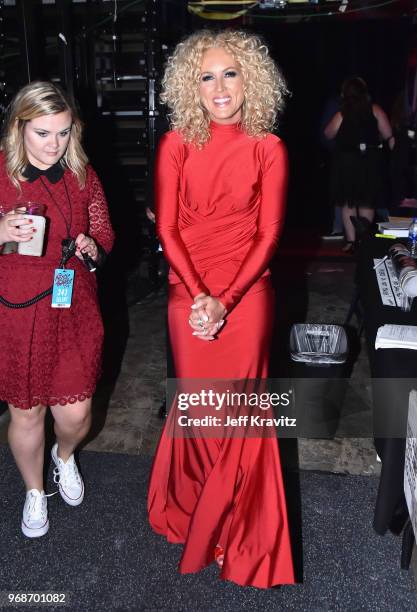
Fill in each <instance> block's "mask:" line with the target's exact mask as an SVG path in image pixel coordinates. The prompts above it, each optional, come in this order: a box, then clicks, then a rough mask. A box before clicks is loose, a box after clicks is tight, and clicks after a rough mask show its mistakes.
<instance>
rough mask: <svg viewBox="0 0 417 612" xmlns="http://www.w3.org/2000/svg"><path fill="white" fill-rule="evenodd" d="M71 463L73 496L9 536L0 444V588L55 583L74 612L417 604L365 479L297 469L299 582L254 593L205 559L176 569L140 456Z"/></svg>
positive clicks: (54, 502) (7, 478) (18, 502)
mask: <svg viewBox="0 0 417 612" xmlns="http://www.w3.org/2000/svg"><path fill="white" fill-rule="evenodd" d="M80 460H81V466H82V470H83V474H84V478H85V482H86V491H87V493H86V497H85V500H84V503H83V504H82V505H81V506H80V507H79V508H71V507H69V506H67V505H66V504H65V503H64V502H63V500H62V499H61V498H60V496H59V495H56V496H54V497H52V498H50V500H49V518H50V530H49V533H48V534H47V535H46V536H45V537H43V538H39V539H36V540H29V539H27V538H25V537H24V536H23V535H22V534H21V532H20V516H21V509H22V503H23V496H24V489H23V486H22V484H21V482H20V479H19V475H18V473H17V470H16V468H15V466H14V463H13V461H12V458H11V455H10V452H9V450H8V448H7V447H5V446H1V447H0V470H1V471H0V516H1V520H0V591H6V590H12V591H33V590H36V591H54V592H57V591H65V592H67V593H68V594H69V596H70V598H71V603H70V605H69V606H68V607H66V608H59V609H66V610H74V611H83V612H84V611H88V612H90V611H91V612H92V611H95V610H100V611H103V610H109V611H111V610H123V611H124V610H126V611H127V610H135V611H136V610H149V611H151V610H173V611H184V612H185V611H187V612H188V611H190V612H191V611H203V610H213V611H214V610H216V611H229V610H230V611H239V610H252V611H257V610H259V611H261V610H262V611H264V610H277V611H278V610H279V611H280V612H282V611H284V612H285V611H286V610H296V611H297V612H303V611H308V612H316V611H317V612H324V611H330V610H331V611H332V612H338V611H340V612H341V611H343V612H347V611H355V612H356V611H359V610H369V611H371V610H372V611H378V612H385V611H386V612H388V611H390V612H391V611H395V612H400V611H407V612H408V611H409V612H411V611H413V610H416V609H417V595H416V592H415V590H414V583H413V576H412V573H411V571H410V572H405V571H402V570H401V569H400V567H399V562H400V539H399V538H398V537H395V536H393V535H391V534H387V535H386V536H384V537H383V538H381V537H380V536H377V535H376V534H374V532H373V531H372V526H371V523H372V510H373V503H374V499H375V495H376V487H377V480H376V479H375V478H372V477H365V476H341V475H329V474H319V473H312V472H304V473H302V474H301V496H302V514H303V526H302V529H303V548H304V582H303V584H298V585H295V586H284V587H280V588H277V589H269V590H265V591H262V590H258V589H254V588H241V587H238V586H236V585H234V584H232V583H228V582H224V581H221V580H219V579H218V577H217V574H218V572H217V569H216V567H215V566H214V565H212V566H210V567H209V568H207V569H206V570H204V571H202V572H200V573H199V574H195V575H187V576H181V575H179V574H178V573H177V570H176V567H177V563H178V560H179V557H180V553H181V547H180V546H175V545H169V544H167V543H166V542H165V540H164V539H163V538H162V537H160V536H157V535H155V534H154V533H152V531H151V530H150V528H149V526H148V523H147V520H146V485H147V479H148V473H149V467H150V459H148V458H143V457H138V456H127V455H120V454H104V453H94V452H86V451H84V452H82V453H81V456H80ZM52 490H53V483H52V482H51V480H49V491H48V492H51V491H52ZM29 609H32V610H33V609H34V608H29ZM49 609H50V610H51V609H54V608H49ZM57 609H58V608H57Z"/></svg>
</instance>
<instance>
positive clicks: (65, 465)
mask: <svg viewBox="0 0 417 612" xmlns="http://www.w3.org/2000/svg"><path fill="white" fill-rule="evenodd" d="M51 457H52V460H53V462H54V463H55V465H56V468H54V482H56V483H57V484H58V486H59V492H60V494H61V497H62V499H63V500H64V501H65V502H67V504H69V505H70V506H79V505H80V504H81V502H82V501H83V499H84V482H83V479H82V478H81V474H80V472H79V471H78V467H77V464H76V463H75V459H74V455H71V457H70V458H69V459H68V461H67V462H65V461H63V460H62V459H61V458H60V457H58V444H54V445H53V447H52V450H51Z"/></svg>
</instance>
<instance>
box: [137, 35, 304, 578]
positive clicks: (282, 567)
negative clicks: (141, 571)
mask: <svg viewBox="0 0 417 612" xmlns="http://www.w3.org/2000/svg"><path fill="white" fill-rule="evenodd" d="M163 87H164V91H163V94H162V100H163V101H164V102H165V103H167V104H168V105H169V107H170V109H171V111H172V114H171V122H172V127H173V130H172V131H171V132H168V133H167V134H165V135H164V137H163V138H162V141H161V143H160V146H159V150H158V156H157V162H156V196H157V197H156V202H157V208H156V219H157V229H158V235H159V237H160V240H161V243H162V245H163V249H164V253H165V255H166V257H167V259H168V261H169V263H170V266H171V269H170V274H169V332H170V337H171V342H172V346H173V353H174V361H175V369H176V375H177V377H178V378H179V379H208V378H210V379H223V380H224V379H229V380H236V379H240V380H245V379H266V378H267V376H268V358H269V343H270V337H271V332H272V325H273V317H274V295H273V291H272V288H271V282H270V272H269V270H268V263H269V261H270V259H271V257H272V255H273V253H274V251H275V249H276V246H277V242H278V238H279V235H280V233H281V230H282V226H283V221H284V208H285V194H286V183H287V156H286V151H285V147H284V145H283V143H282V141H281V140H280V139H279V138H277V137H276V136H274V135H272V134H271V133H270V129H271V128H272V126H273V124H274V122H275V118H276V113H277V111H278V110H280V109H281V107H282V102H283V96H284V94H285V93H286V87H285V82H284V80H283V78H282V76H281V74H280V73H279V71H278V69H277V68H276V66H275V65H274V63H273V61H272V59H271V58H270V57H269V55H268V50H267V49H266V47H265V46H264V45H263V44H262V43H261V41H260V40H259V39H258V38H257V37H255V36H251V35H248V34H247V33H243V32H237V31H231V30H225V31H223V32H221V33H217V34H216V33H210V32H208V31H203V32H197V33H195V34H193V35H192V36H190V37H189V38H188V39H186V40H185V41H184V42H183V43H180V44H179V45H178V46H177V48H176V50H175V52H174V54H173V56H172V57H171V58H170V60H169V62H168V65H167V69H166V73H165V77H164V81H163ZM177 416H178V413H177V410H176V405H175V404H174V405H173V407H172V409H171V412H170V414H169V416H168V421H167V424H166V426H165V429H164V431H163V433H162V436H161V440H160V442H159V446H158V449H157V453H156V457H155V460H154V464H153V468H152V473H151V478H150V485H149V494H148V510H149V520H150V523H151V526H152V528H153V529H154V530H155V531H156V532H157V533H160V534H163V535H164V536H165V537H166V538H167V539H168V541H170V542H176V543H183V544H184V550H183V555H182V559H181V563H180V572H182V573H188V572H196V571H198V570H200V569H201V568H203V567H205V566H206V565H208V564H210V563H212V562H213V560H214V559H216V560H217V562H218V564H219V565H220V566H221V568H222V569H221V578H223V579H227V580H231V581H233V582H236V583H237V584H240V585H251V586H256V587H261V588H267V587H271V586H273V585H277V584H285V583H293V582H294V572H293V564H292V556H291V547H290V538H289V530H288V521H287V512H286V502H285V493H284V488H283V482H282V475H281V465H280V457H279V450H278V443H277V440H276V438H275V437H273V438H260V437H257V438H253V437H252V438H250V437H246V438H245V437H240V438H232V437H224V438H209V437H197V436H196V437H194V438H187V439H185V438H184V437H182V438H180V437H175V436H172V434H171V433H170V429H171V426H172V421H173V420H175V419H176V418H177Z"/></svg>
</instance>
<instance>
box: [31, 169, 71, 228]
mask: <svg viewBox="0 0 417 612" xmlns="http://www.w3.org/2000/svg"><path fill="white" fill-rule="evenodd" d="M39 178H40V181H41V183H42V185H43V187H44V189H45V190H46V192H47V193H48V194H49V197H50V198H51V200H52V202H53V203H54V204H55V206H56V207H57V209H58V211H59V214H60V215H61V217H62V219H63V220H64V223H65V227H66V229H67V238H69V237H70V236H71V225H72V205H71V198H70V197H69V193H68V187H67V183H66V181H65V176H63V177H62V180H63V182H64V188H65V194H66V196H67V201H68V207H69V213H70V214H69V223H68V222H67V218H66V216H65V215H64V213H63V212H62V209H61V207H60V206H59V204H58V202H57V201H56V199H55V197H54V195H53V193H52V191H51V190H50V189H49V187H48V185H47V184H46V183H45V181H44V180H43V176H40V177H39Z"/></svg>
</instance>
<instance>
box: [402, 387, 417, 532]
mask: <svg viewBox="0 0 417 612" xmlns="http://www.w3.org/2000/svg"><path fill="white" fill-rule="evenodd" d="M404 494H405V499H406V501H407V507H408V513H409V515H410V519H411V524H412V525H413V530H414V535H417V391H415V390H414V389H413V390H412V391H410V396H409V400H408V423H407V440H406V444H405V462H404Z"/></svg>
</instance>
